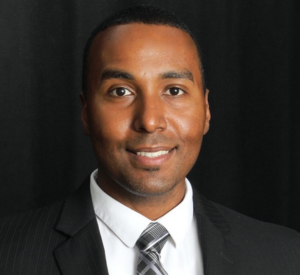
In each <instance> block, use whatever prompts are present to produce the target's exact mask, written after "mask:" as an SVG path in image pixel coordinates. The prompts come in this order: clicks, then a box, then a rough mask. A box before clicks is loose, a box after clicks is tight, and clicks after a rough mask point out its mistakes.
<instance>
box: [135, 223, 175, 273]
mask: <svg viewBox="0 0 300 275" xmlns="http://www.w3.org/2000/svg"><path fill="white" fill-rule="evenodd" d="M169 236H170V234H169V232H168V231H167V229H165V228H164V227H163V226H162V225H161V224H159V223H157V222H155V223H150V224H149V225H148V227H147V228H146V229H145V230H144V231H143V232H142V234H141V236H140V238H139V239H138V240H137V242H136V245H137V247H138V248H139V249H140V250H141V251H140V257H139V260H138V265H137V273H136V274H137V275H168V273H167V272H166V271H165V270H164V269H163V267H162V265H161V263H160V261H159V259H160V252H161V250H162V248H163V247H164V245H165V243H166V241H167V239H168V238H169Z"/></svg>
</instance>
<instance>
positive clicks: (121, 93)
mask: <svg viewBox="0 0 300 275" xmlns="http://www.w3.org/2000/svg"><path fill="white" fill-rule="evenodd" d="M110 94H111V95H113V96H118V97H121V96H127V95H131V94H132V93H131V92H130V91H129V90H128V89H126V88H123V87H118V88H116V89H113V90H112V91H111V92H110Z"/></svg>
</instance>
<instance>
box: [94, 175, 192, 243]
mask: <svg viewBox="0 0 300 275" xmlns="http://www.w3.org/2000/svg"><path fill="white" fill-rule="evenodd" d="M97 175H98V170H95V171H94V172H93V173H92V174H91V177H90V188H91V196H92V202H93V206H94V211H95V214H96V216H97V217H98V218H99V219H101V220H102V222H104V223H105V224H106V226H108V227H109V228H110V229H111V230H112V232H114V234H115V235H116V236H117V237H118V238H119V239H120V240H121V241H122V242H123V243H124V244H125V245H127V246H128V247H134V246H135V243H136V241H137V240H138V238H139V237H140V235H141V233H142V232H143V231H144V230H145V229H146V227H147V226H148V225H149V223H150V222H152V221H151V220H150V219H148V218H146V217H144V216H143V215H141V214H139V213H137V212H136V211H134V210H132V209H130V208H128V207H127V206H125V205H123V204H121V203H120V202H118V201H116V200H115V199H113V198H112V197H110V196H109V195H107V194H106V193H105V192H104V191H102V189H101V188H100V187H99V186H98V184H97V182H96V179H97ZM192 196H193V191H192V187H191V184H190V183H189V181H188V180H187V179H186V194H185V197H184V199H183V200H182V202H181V203H180V204H179V205H177V206H176V207H175V208H173V209H172V210H171V211H169V212H168V213H167V214H165V215H164V216H163V217H160V218H159V219H158V220H157V222H159V223H161V224H162V225H163V226H164V227H165V228H166V229H167V230H168V232H169V233H170V235H171V239H172V240H173V244H174V245H175V246H178V245H179V244H180V243H181V242H182V241H183V239H184V237H185V236H186V234H187V231H188V229H189V227H190V226H191V225H192V220H193V199H192Z"/></svg>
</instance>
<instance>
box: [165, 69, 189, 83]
mask: <svg viewBox="0 0 300 275" xmlns="http://www.w3.org/2000/svg"><path fill="white" fill-rule="evenodd" d="M161 78H162V79H166V78H183V79H188V80H191V81H193V82H194V77H193V74H192V73H191V72H190V71H189V70H184V71H169V72H165V73H163V74H162V75H161Z"/></svg>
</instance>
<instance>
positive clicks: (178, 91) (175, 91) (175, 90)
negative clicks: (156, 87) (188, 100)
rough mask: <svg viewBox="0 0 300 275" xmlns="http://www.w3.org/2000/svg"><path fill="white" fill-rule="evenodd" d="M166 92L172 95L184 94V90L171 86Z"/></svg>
mask: <svg viewBox="0 0 300 275" xmlns="http://www.w3.org/2000/svg"><path fill="white" fill-rule="evenodd" d="M167 94H169V95H173V96H176V95H182V94H184V91H183V90H182V89H180V88H177V87H172V88H170V89H168V90H167Z"/></svg>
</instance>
